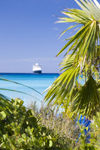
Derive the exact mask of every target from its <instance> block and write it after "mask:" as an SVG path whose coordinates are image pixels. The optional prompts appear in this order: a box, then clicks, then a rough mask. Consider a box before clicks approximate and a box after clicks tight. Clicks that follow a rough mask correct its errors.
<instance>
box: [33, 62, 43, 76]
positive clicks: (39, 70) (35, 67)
mask: <svg viewBox="0 0 100 150" xmlns="http://www.w3.org/2000/svg"><path fill="white" fill-rule="evenodd" d="M33 73H37V74H40V73H42V68H41V66H40V65H39V64H38V63H36V64H35V65H33Z"/></svg>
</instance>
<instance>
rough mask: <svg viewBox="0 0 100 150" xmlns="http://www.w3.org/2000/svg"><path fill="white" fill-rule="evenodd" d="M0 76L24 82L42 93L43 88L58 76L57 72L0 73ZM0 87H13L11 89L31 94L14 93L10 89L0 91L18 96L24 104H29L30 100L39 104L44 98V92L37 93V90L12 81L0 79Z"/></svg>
mask: <svg viewBox="0 0 100 150" xmlns="http://www.w3.org/2000/svg"><path fill="white" fill-rule="evenodd" d="M0 76H1V77H2V78H5V79H8V80H12V81H16V82H19V83H22V84H25V85H27V86H30V87H32V88H34V89H35V90H37V91H38V92H40V93H43V91H44V90H46V89H47V88H48V87H49V86H50V85H51V84H52V83H53V81H54V80H55V79H56V78H57V77H58V76H59V74H30V73H27V74H24V73H16V74H15V73H10V74H8V73H4V74H0ZM0 88H7V89H13V90H18V91H23V92H26V93H28V94H30V95H32V96H29V95H25V94H22V93H15V92H11V91H0V93H2V94H4V95H6V96H8V97H9V98H20V99H22V100H23V101H24V104H25V105H29V104H31V103H32V102H34V101H36V102H37V104H40V103H41V101H42V100H43V98H44V95H45V94H42V95H40V94H38V93H37V92H35V91H33V90H31V89H28V88H26V87H24V86H21V85H17V84H14V83H9V82H5V81H1V80H0Z"/></svg>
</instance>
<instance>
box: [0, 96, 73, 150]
mask: <svg viewBox="0 0 100 150" xmlns="http://www.w3.org/2000/svg"><path fill="white" fill-rule="evenodd" d="M3 102H4V104H5V102H6V100H4V101H3ZM66 141H67V142H64V140H63V139H62V138H61V137H60V136H59V134H55V133H54V132H53V130H51V129H49V128H46V127H45V126H44V125H41V124H40V123H39V120H38V119H36V117H35V116H34V111H33V110H32V109H27V108H26V107H25V106H24V105H23V101H22V100H20V99H15V100H14V99H12V100H11V101H7V105H4V107H3V106H2V107H0V149H2V150H3V149H4V150H67V149H68V150H69V149H70V144H71V140H69V139H68V138H66Z"/></svg>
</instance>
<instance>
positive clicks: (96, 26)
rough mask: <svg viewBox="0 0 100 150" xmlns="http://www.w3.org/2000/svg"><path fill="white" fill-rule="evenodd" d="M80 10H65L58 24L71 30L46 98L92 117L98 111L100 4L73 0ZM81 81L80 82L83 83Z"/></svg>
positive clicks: (94, 0)
mask: <svg viewBox="0 0 100 150" xmlns="http://www.w3.org/2000/svg"><path fill="white" fill-rule="evenodd" d="M75 2H76V3H77V4H78V5H79V6H80V9H67V10H65V11H63V12H62V13H63V14H64V15H65V16H64V17H61V18H59V21H58V22H60V23H70V26H69V27H68V28H67V29H66V30H65V31H64V32H63V33H62V34H64V33H65V32H67V31H68V30H70V29H71V30H73V31H74V33H73V35H72V36H71V37H69V38H68V39H67V40H66V41H67V42H66V44H65V46H64V47H63V48H62V49H61V50H60V52H59V53H58V54H57V56H58V55H60V54H61V53H62V52H63V51H65V50H66V52H65V55H64V59H63V60H62V62H61V64H60V67H61V68H62V69H61V71H63V72H62V74H61V75H60V76H59V77H58V78H57V79H56V80H55V81H54V83H53V84H52V86H51V87H50V88H49V90H48V92H47V94H46V96H45V100H46V101H48V102H49V103H51V102H52V103H53V104H55V105H57V106H63V107H64V108H65V110H66V112H67V113H68V112H73V114H77V113H81V114H84V115H88V116H89V117H92V116H93V115H94V114H96V112H97V111H100V80H99V79H100V74H99V71H100V4H99V3H98V2H97V0H75ZM82 81H83V82H82Z"/></svg>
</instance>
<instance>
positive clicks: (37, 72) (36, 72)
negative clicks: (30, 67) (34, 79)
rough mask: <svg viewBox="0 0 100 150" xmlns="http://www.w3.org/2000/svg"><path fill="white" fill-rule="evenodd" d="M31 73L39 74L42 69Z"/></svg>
mask: <svg viewBox="0 0 100 150" xmlns="http://www.w3.org/2000/svg"><path fill="white" fill-rule="evenodd" d="M33 73H35V74H41V73H42V71H41V70H36V71H33Z"/></svg>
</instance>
